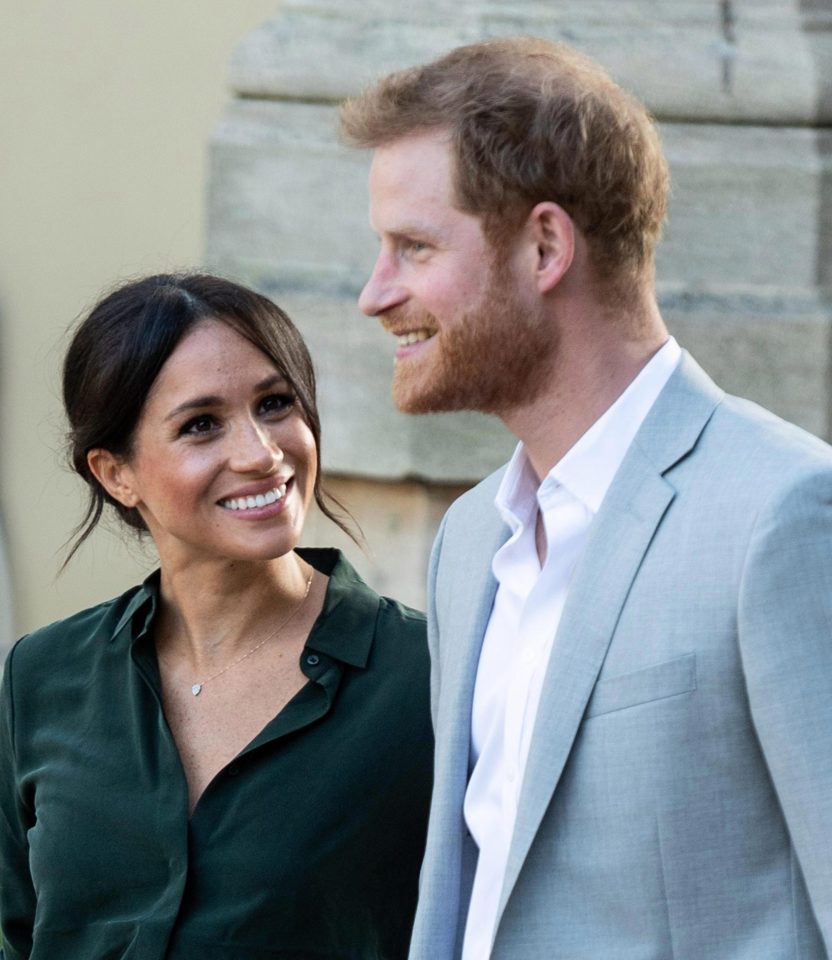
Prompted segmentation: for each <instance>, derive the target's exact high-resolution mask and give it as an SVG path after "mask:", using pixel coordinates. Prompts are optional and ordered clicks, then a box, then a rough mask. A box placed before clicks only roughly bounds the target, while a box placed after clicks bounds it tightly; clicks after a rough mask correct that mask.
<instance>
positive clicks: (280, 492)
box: [220, 483, 286, 510]
mask: <svg viewBox="0 0 832 960" xmlns="http://www.w3.org/2000/svg"><path fill="white" fill-rule="evenodd" d="M285 496H286V484H285V483H282V484H281V485H280V486H279V487H275V488H274V490H269V492H268V493H258V494H257V496H255V497H235V498H234V499H232V500H220V506H221V507H225V508H226V509H228V510H254V509H256V508H257V507H266V506H268V505H269V504H270V503H275V502H276V501H277V500H282V499H283V498H284V497H285Z"/></svg>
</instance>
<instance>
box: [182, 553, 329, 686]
mask: <svg viewBox="0 0 832 960" xmlns="http://www.w3.org/2000/svg"><path fill="white" fill-rule="evenodd" d="M314 576H315V571H314V570H312V572H311V573H310V574H309V579H308V580H307V581H306V590H304V592H303V596H302V597H301V599H300V600H299V601H298V602H297V604H295V606H294V607H293V608H292V610H291V611H290V612H289V615H288V616H287V617H286V619H285V620H283V621H282V622H281V623H280V624H279V625H278V627H277V629H276V630H273V631H272V632H271V633H270V634H269V635H268V636H267V637H264V638H263V639H262V640H261V641H260V643H258V644H257V646H256V647H252V648H251V650H249V651H248V653H244V654H243V655H242V656H241V657H237V659H236V660H232V661H231V663H227V664H226V665H225V666H224V667H223V668H222V670H218V671H217V672H216V673H213V674H211V676H210V677H206V678H205V679H204V680H200V681H199V683H194V684H191V693H192V694H193V695H194V696H195V697H198V696H199V695H200V693H202V688H203V687H204V686H205V684H206V683H210V682H211V681H212V680H216V679H217V677H221V676H222V675H223V674H224V673H225V672H226V670H230V669H231V668H232V667H236V666H237V664H238V663H242V662H243V660H248V658H249V657H250V656H251V655H252V654H253V653H257V651H258V650H259V649H260V648H261V647H263V646H265V645H266V644H267V643H268V642H269V640H271V639H272V638H273V637H276V636H277V635H278V633H280V631H281V630H282V629H283V628H284V627H285V626H288V624H289V622H290V621H291V620H293V619H294V617H295V614H296V613H298V612H299V611H300V608H301V607H302V606H303V605H304V603H306V598H307V597H308V596H309V588H310V587H311V586H312V577H314Z"/></svg>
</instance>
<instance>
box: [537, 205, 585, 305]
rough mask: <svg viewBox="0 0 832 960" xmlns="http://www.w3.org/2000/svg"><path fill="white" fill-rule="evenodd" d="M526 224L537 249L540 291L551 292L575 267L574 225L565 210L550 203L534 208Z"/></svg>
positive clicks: (538, 287)
mask: <svg viewBox="0 0 832 960" xmlns="http://www.w3.org/2000/svg"><path fill="white" fill-rule="evenodd" d="M526 225H527V229H528V231H529V236H530V239H531V242H532V243H534V245H535V248H536V261H535V279H536V282H537V289H538V291H539V292H540V293H548V292H549V291H550V290H552V289H554V287H556V286H557V284H558V283H559V282H560V280H561V278H562V277H563V276H564V274H565V273H566V272H567V270H569V268H570V266H572V260H573V258H574V256H575V224H574V223H573V222H572V218H571V217H570V216H569V214H568V213H567V212H566V211H565V210H564V209H563V207H561V206H559V205H558V204H557V203H552V202H551V201H548V200H547V201H544V202H542V203H538V204H537V206H535V207H534V208H533V209H532V211H531V213H530V214H529V218H528V221H527V224H526Z"/></svg>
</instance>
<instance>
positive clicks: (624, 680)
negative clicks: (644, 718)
mask: <svg viewBox="0 0 832 960" xmlns="http://www.w3.org/2000/svg"><path fill="white" fill-rule="evenodd" d="M695 689H696V654H693V653H689V654H686V655H685V656H683V657H676V658H675V659H673V660H666V661H664V662H663V663H657V664H654V665H653V666H650V667H645V668H644V669H642V670H635V671H634V672H633V673H623V674H620V675H619V676H617V677H610V678H608V679H606V680H600V681H599V682H598V683H597V684H596V685H595V690H594V691H593V693H592V696H591V697H590V698H589V703H588V704H587V708H586V712H585V713H584V717H585V718H586V719H589V718H590V717H597V716H601V715H602V714H605V713H614V712H615V711H618V710H629V709H631V708H633V707H638V706H642V705H643V704H646V703H653V702H654V701H656V700H666V699H667V698H668V697H677V696H679V695H680V694H683V693H691V692H692V691H694V690H695Z"/></svg>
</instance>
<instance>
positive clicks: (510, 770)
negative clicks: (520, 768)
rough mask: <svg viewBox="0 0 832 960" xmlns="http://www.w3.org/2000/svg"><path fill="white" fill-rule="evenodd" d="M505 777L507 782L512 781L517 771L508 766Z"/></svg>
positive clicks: (515, 777)
mask: <svg viewBox="0 0 832 960" xmlns="http://www.w3.org/2000/svg"><path fill="white" fill-rule="evenodd" d="M506 777H507V778H508V782H509V783H514V781H515V780H516V779H517V771H516V770H515V769H514V768H513V767H509V770H508V772H507V773H506Z"/></svg>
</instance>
